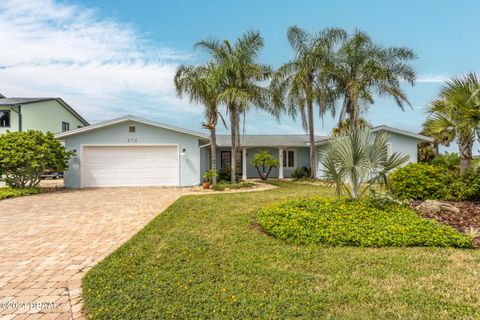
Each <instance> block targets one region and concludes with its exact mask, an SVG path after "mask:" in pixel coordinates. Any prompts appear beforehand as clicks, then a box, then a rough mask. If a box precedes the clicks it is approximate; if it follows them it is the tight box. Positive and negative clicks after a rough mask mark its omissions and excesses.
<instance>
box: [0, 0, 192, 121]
mask: <svg viewBox="0 0 480 320" xmlns="http://www.w3.org/2000/svg"><path fill="white" fill-rule="evenodd" d="M0 48H2V50H0V93H2V94H4V95H6V96H28V97H31V96H41V97H44V96H58V97H62V98H64V99H65V100H66V101H67V102H68V103H70V104H71V105H72V106H74V107H75V108H76V109H77V110H78V111H79V112H80V113H81V114H82V115H84V116H85V117H86V118H87V119H88V120H90V121H93V122H95V121H99V120H104V119H107V118H110V117H114V116H120V115H124V114H126V113H130V114H132V113H133V114H135V115H138V116H146V117H149V118H152V117H153V118H155V119H157V120H163V119H167V118H169V117H172V113H171V112H170V111H172V110H175V112H177V114H178V113H179V111H180V112H182V111H185V112H189V113H190V114H191V113H198V114H200V113H201V108H198V107H196V106H193V105H191V104H188V102H187V101H181V100H179V99H178V98H177V97H176V94H175V90H174V87H173V81H172V80H173V75H174V73H175V69H176V66H177V65H178V64H179V63H181V62H185V61H186V60H188V59H190V58H191V57H190V56H189V55H188V54H186V53H183V52H177V51H175V50H173V49H170V48H166V47H163V46H161V45H158V44H154V43H151V42H150V41H148V39H146V38H145V37H143V36H142V35H141V34H139V32H138V31H137V30H136V29H135V28H134V27H133V26H131V25H128V24H124V23H120V22H117V21H113V20H108V19H102V18H100V16H99V14H98V13H97V12H96V11H95V10H93V9H90V8H85V7H80V6H76V5H70V4H60V3H57V2H55V1H54V0H2V1H0ZM200 121H201V120H199V122H200Z"/></svg>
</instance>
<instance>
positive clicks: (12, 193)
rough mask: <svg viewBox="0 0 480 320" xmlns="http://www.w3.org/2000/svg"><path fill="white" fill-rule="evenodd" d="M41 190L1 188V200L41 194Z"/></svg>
mask: <svg viewBox="0 0 480 320" xmlns="http://www.w3.org/2000/svg"><path fill="white" fill-rule="evenodd" d="M40 192H41V191H40V189H39V188H23V189H13V188H10V187H6V188H0V200H3V199H8V198H16V197H21V196H28V195H31V194H36V193H40Z"/></svg>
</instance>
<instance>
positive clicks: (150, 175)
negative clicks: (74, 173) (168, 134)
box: [81, 145, 179, 188]
mask: <svg viewBox="0 0 480 320" xmlns="http://www.w3.org/2000/svg"><path fill="white" fill-rule="evenodd" d="M81 170H82V174H81V175H82V179H81V180H82V183H81V186H82V187H83V188H85V187H120V186H178V185H179V153H178V147H177V146H175V145H169V146H155V145H149V146H145V145H132V146H115V145H111V146H94V145H92V146H83V147H82V150H81Z"/></svg>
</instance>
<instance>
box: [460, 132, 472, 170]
mask: <svg viewBox="0 0 480 320" xmlns="http://www.w3.org/2000/svg"><path fill="white" fill-rule="evenodd" d="M472 147H473V139H472V138H471V137H469V138H466V139H462V140H460V141H459V143H458V148H459V151H460V173H463V172H465V170H467V169H468V168H470V167H471V165H472Z"/></svg>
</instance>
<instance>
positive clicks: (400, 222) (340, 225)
mask: <svg viewBox="0 0 480 320" xmlns="http://www.w3.org/2000/svg"><path fill="white" fill-rule="evenodd" d="M258 222H259V224H260V225H261V226H262V227H263V229H264V230H265V231H266V232H267V233H268V234H270V235H272V236H274V237H277V238H279V239H283V240H285V241H287V242H290V243H296V244H308V243H319V244H328V245H332V246H358V247H405V246H409V247H417V246H422V247H430V246H431V247H456V248H471V247H473V243H472V240H471V239H470V238H468V237H467V236H465V235H463V234H461V233H460V232H458V231H456V230H455V229H453V228H451V227H449V226H446V225H442V224H440V223H439V222H437V221H435V220H427V219H423V218H421V217H420V216H418V214H417V213H415V212H414V211H413V210H412V209H410V208H408V207H406V206H401V205H398V204H390V205H379V204H376V203H375V202H373V201H371V200H361V201H349V200H343V199H342V200H333V199H328V198H323V197H308V198H299V199H295V200H286V201H282V202H279V203H274V204H273V205H270V206H267V207H265V208H264V209H262V210H260V214H259V217H258Z"/></svg>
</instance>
